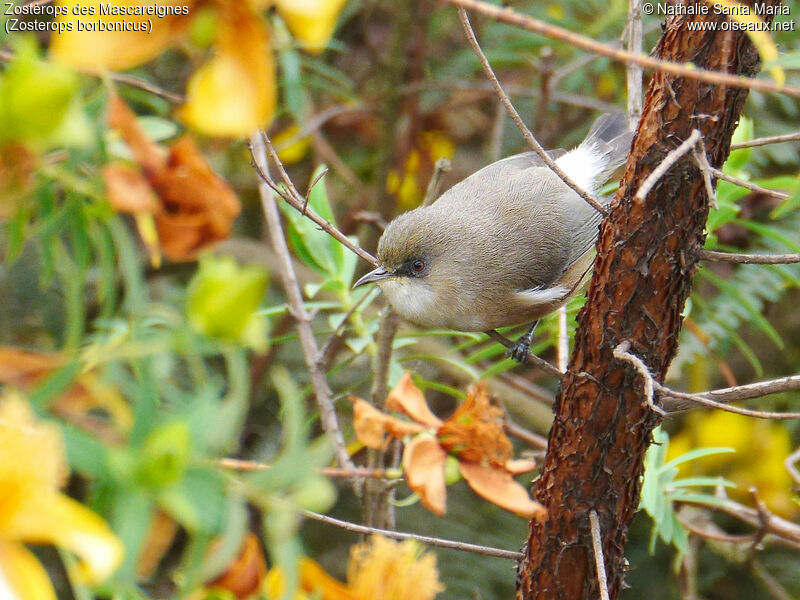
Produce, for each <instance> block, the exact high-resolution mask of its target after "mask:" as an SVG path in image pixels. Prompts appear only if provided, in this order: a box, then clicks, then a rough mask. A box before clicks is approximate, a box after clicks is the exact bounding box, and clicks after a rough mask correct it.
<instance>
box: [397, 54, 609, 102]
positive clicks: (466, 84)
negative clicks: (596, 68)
mask: <svg viewBox="0 0 800 600" xmlns="http://www.w3.org/2000/svg"><path fill="white" fill-rule="evenodd" d="M592 58H596V57H592ZM554 77H555V76H554ZM550 83H551V85H552V80H551V82H550ZM503 89H504V90H505V92H506V93H507V94H509V95H510V96H519V97H521V98H541V96H542V95H541V92H537V91H534V90H532V89H530V88H527V87H524V86H519V85H511V84H510V85H506V86H505V87H504V88H503ZM430 90H445V91H448V90H455V91H458V90H473V91H480V92H486V93H487V94H494V88H493V87H492V86H491V84H490V83H489V82H488V81H449V80H427V81H415V82H413V83H407V84H405V85H404V86H402V87H401V88H400V91H401V93H404V94H412V93H417V92H425V91H430ZM549 98H550V100H552V101H553V102H558V103H559V104H568V105H571V106H577V107H579V108H588V109H589V110H596V111H599V112H613V111H615V110H619V107H617V105H616V104H612V103H610V102H604V101H603V100H598V99H597V98H592V97H590V96H581V95H579V94H572V93H570V92H557V91H550V92H549Z"/></svg>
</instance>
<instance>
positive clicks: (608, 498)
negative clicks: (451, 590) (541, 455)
mask: <svg viewBox="0 0 800 600" xmlns="http://www.w3.org/2000/svg"><path fill="white" fill-rule="evenodd" d="M775 3H777V2H775ZM767 4H770V3H769V2H768V3H767ZM675 5H677V6H685V5H684V4H682V3H676V4H675ZM675 5H674V6H675ZM691 5H697V6H700V5H703V2H697V3H694V2H691V0H690V1H689V2H687V3H686V6H691ZM706 6H708V5H706ZM709 12H711V13H712V14H709V15H704V16H696V15H692V16H686V15H684V16H676V17H672V18H670V19H669V20H668V22H667V25H666V27H665V30H664V34H663V35H662V37H661V40H660V41H659V43H658V46H657V52H656V54H657V56H658V57H660V58H663V59H667V60H672V61H677V62H692V63H694V64H695V65H697V66H698V67H700V68H704V69H711V70H718V71H723V72H726V73H735V74H741V75H746V76H753V75H754V74H755V73H756V72H757V70H758V66H759V58H758V54H757V52H756V51H755V49H754V47H753V46H752V44H751V43H750V41H749V40H748V38H747V36H746V35H745V34H744V33H742V32H739V31H736V32H730V31H726V32H722V31H716V32H691V31H689V29H688V27H687V24H688V23H689V22H691V21H696V22H701V21H708V22H717V23H718V24H719V23H722V22H723V21H724V20H725V19H726V17H724V16H716V15H714V14H713V10H712V11H709ZM746 98H747V91H746V90H743V89H739V88H729V87H724V86H719V85H711V84H708V83H701V82H698V81H696V80H693V79H685V78H681V77H675V76H672V75H667V74H664V73H661V72H657V73H655V74H654V75H653V77H652V79H651V81H650V87H649V90H648V92H647V97H646V98H645V103H644V110H643V115H642V120H641V122H640V124H639V129H638V131H637V133H636V137H635V139H634V142H633V149H632V151H631V154H630V156H629V158H628V163H627V168H626V170H625V175H624V177H623V179H622V182H621V184H620V190H619V192H618V193H617V198H616V200H615V202H614V203H613V205H612V209H611V213H610V215H609V216H608V218H606V219H605V221H604V222H603V224H602V226H601V230H600V238H599V241H598V245H597V258H596V260H595V265H594V276H593V277H592V280H591V283H590V286H589V289H588V292H587V296H588V301H587V303H586V306H585V307H584V309H583V310H582V311H581V313H580V315H579V318H578V321H579V328H578V332H577V334H576V339H575V350H574V352H573V354H572V357H571V360H570V364H569V368H568V372H567V373H566V376H565V379H564V381H563V384H562V387H561V393H560V394H559V397H558V400H557V402H556V405H555V407H554V410H555V413H556V416H555V420H554V422H553V426H552V429H551V430H550V438H549V445H548V450H547V456H546V458H545V463H544V466H543V468H542V474H541V477H540V478H539V479H538V480H537V482H536V484H535V488H534V495H535V497H536V498H537V499H538V500H539V501H540V502H541V503H542V504H544V505H545V506H546V507H547V509H548V511H549V517H548V519H547V520H545V521H543V522H532V523H531V529H530V537H529V539H528V542H527V545H526V549H525V558H524V559H523V560H522V562H521V563H520V565H519V571H518V582H517V584H518V589H517V599H518V600H530V599H533V598H540V599H545V598H546V599H547V600H553V599H559V600H562V599H563V600H566V599H569V600H581V599H589V598H591V599H592V600H594V599H597V598H600V593H599V589H598V583H597V577H596V572H595V566H594V554H593V551H592V543H591V535H590V527H589V513H590V511H592V510H594V511H596V512H597V514H598V516H599V523H600V531H601V537H602V547H603V554H604V559H605V567H606V573H607V579H608V592H609V595H610V597H611V598H612V599H613V598H615V597H616V596H617V595H618V593H619V590H620V588H621V587H622V583H623V579H624V575H625V571H626V562H625V558H624V554H623V550H624V547H625V541H626V536H627V530H628V526H629V524H630V521H631V519H632V518H633V515H634V513H635V511H636V509H637V506H638V504H639V495H640V489H641V476H642V470H643V461H644V455H645V451H646V450H647V447H648V445H649V443H650V439H651V432H652V429H653V428H654V427H655V425H656V424H657V423H658V421H659V419H658V415H656V414H655V413H654V412H653V411H652V410H651V409H650V408H649V407H648V406H647V403H646V401H645V399H644V397H643V379H642V377H641V376H640V375H639V374H637V372H636V370H635V369H634V368H633V367H632V366H631V365H630V364H629V363H627V362H621V361H619V360H616V359H615V358H614V357H613V355H612V353H613V351H614V349H615V348H616V347H617V346H618V345H619V344H621V343H623V342H626V341H627V342H630V352H631V353H632V354H634V355H636V356H638V357H639V358H641V359H642V360H643V361H644V363H645V364H646V365H647V368H648V369H649V371H650V373H651V374H652V375H653V377H654V378H655V379H657V380H658V381H663V378H664V375H665V373H666V371H667V367H668V366H669V364H670V361H671V360H672V358H673V357H674V356H675V352H676V349H677V344H678V335H679V333H680V328H681V320H682V319H681V310H682V309H683V305H684V302H685V300H686V298H687V296H688V295H689V292H690V289H691V282H692V276H693V274H694V271H695V268H696V262H697V258H696V253H697V250H698V249H700V248H702V246H703V242H704V239H705V235H704V233H703V228H704V226H705V223H706V218H707V216H708V202H709V198H708V197H707V194H706V190H705V186H704V183H703V177H702V173H701V171H700V170H699V168H698V166H697V163H696V162H695V160H694V158H693V156H692V154H691V152H690V153H688V154H687V155H685V156H684V157H683V158H682V159H681V160H679V161H678V162H677V163H676V164H675V165H674V166H673V167H672V168H670V169H669V170H668V171H667V173H666V174H665V175H664V176H663V177H662V178H661V179H660V180H659V181H658V182H657V183H656V185H655V186H654V187H653V188H652V190H651V191H650V193H649V194H648V195H647V197H646V198H645V200H644V201H642V202H639V201H637V200H636V199H634V196H635V194H636V191H637V190H638V189H639V187H640V186H641V184H642V182H643V181H644V180H645V178H646V177H647V176H648V175H649V174H650V173H651V172H652V171H653V170H654V169H655V168H656V167H657V166H658V165H659V164H660V163H661V162H662V160H663V159H664V157H665V156H666V155H667V154H668V152H669V151H670V150H672V149H674V148H676V147H677V146H678V145H680V144H681V142H683V141H684V140H685V139H686V138H688V137H689V136H690V134H691V132H692V130H694V129H698V130H699V131H700V133H701V134H702V138H701V139H702V141H703V143H704V145H705V148H706V153H707V155H708V160H709V162H710V164H711V165H712V166H714V167H717V168H719V167H720V166H721V165H722V163H723V162H724V160H725V158H726V157H727V155H728V152H729V150H730V140H731V135H732V134H733V131H734V129H735V127H736V123H737V120H738V119H739V115H740V112H741V110H742V107H743V105H744V102H745V99H746Z"/></svg>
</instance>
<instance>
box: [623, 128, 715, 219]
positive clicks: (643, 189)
mask: <svg viewBox="0 0 800 600" xmlns="http://www.w3.org/2000/svg"><path fill="white" fill-rule="evenodd" d="M699 139H700V131H699V130H698V129H694V130H693V131H692V133H691V135H690V136H689V137H688V138H686V139H685V140H684V141H683V143H682V144H681V145H680V146H678V147H677V148H675V149H674V150H670V152H669V153H668V154H667V155H666V156H665V157H664V160H662V161H661V162H660V163H659V165H658V166H657V167H656V168H655V169H653V171H652V172H651V173H650V175H648V176H647V179H645V180H644V181H643V182H642V185H640V186H639V189H638V190H636V195H635V196H634V200H635V201H636V202H639V203H641V202H644V199H645V198H646V197H647V194H649V193H650V190H651V189H653V186H654V185H655V184H656V183H658V180H659V179H661V178H662V177H663V176H664V175H665V174H666V172H667V171H669V170H670V169H671V168H672V167H673V166H674V165H675V163H676V162H678V161H679V160H680V159H681V157H682V156H683V155H684V154H686V153H687V152H689V151H690V150H691V149H692V147H693V146H694V145H695V144H696V143H697V142H698V140H699Z"/></svg>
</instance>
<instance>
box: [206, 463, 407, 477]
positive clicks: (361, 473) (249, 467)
mask: <svg viewBox="0 0 800 600" xmlns="http://www.w3.org/2000/svg"><path fill="white" fill-rule="evenodd" d="M213 462H214V464H216V465H217V466H218V467H222V468H223V469H231V470H233V471H244V472H249V471H266V470H267V469H270V468H272V465H270V464H267V463H263V462H259V461H257V460H245V459H241V458H218V459H217V460H215V461H213ZM318 472H319V473H320V474H321V475H325V476H326V477H343V478H347V479H352V478H354V477H370V478H372V479H388V480H395V479H399V478H401V477H402V473H401V472H400V470H399V469H367V468H364V467H354V468H342V467H322V468H321V469H319V471H318Z"/></svg>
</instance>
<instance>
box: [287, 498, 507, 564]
mask: <svg viewBox="0 0 800 600" xmlns="http://www.w3.org/2000/svg"><path fill="white" fill-rule="evenodd" d="M300 512H301V514H302V515H303V516H304V517H307V518H309V519H314V520H315V521H320V522H322V523H327V524H328V525H335V526H336V527H341V528H342V529H347V530H348V531H355V532H356V533H365V534H367V535H373V534H376V533H378V534H380V535H383V536H386V537H388V538H394V539H397V540H416V541H418V542H422V543H423V544H428V545H429V546H438V547H440V548H450V549H451V550H461V551H462V552H473V553H475V554H483V555H484V556H494V557H497V558H507V559H510V560H520V559H521V558H522V552H516V551H514V550H502V549H500V548H491V547H489V546H480V545H478V544H468V543H466V542H456V541H453V540H444V539H442V538H435V537H430V536H427V535H418V534H416V533H405V532H402V531H392V530H389V529H378V528H377V527H367V526H366V525H358V524H356V523H351V522H350V521H342V520H341V519H334V518H333V517H329V516H327V515H321V514H319V513H315V512H313V511H310V510H303V511H300Z"/></svg>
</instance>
